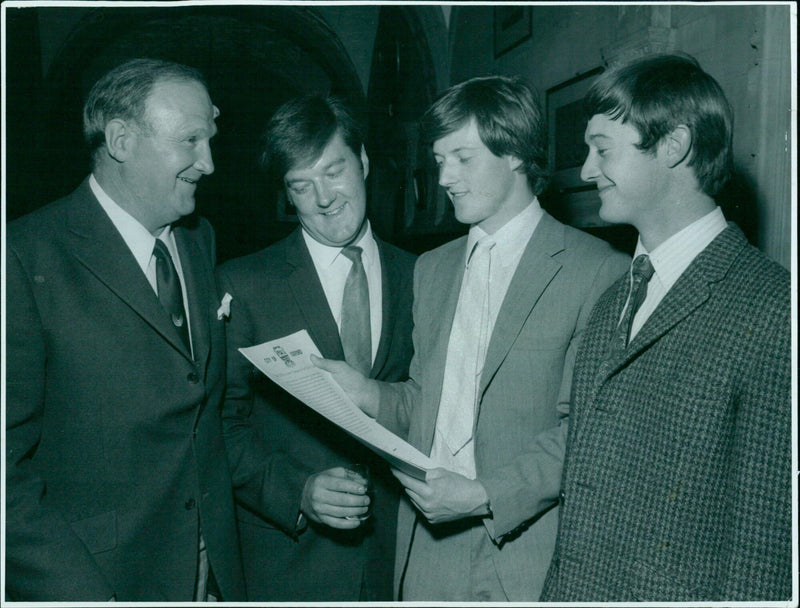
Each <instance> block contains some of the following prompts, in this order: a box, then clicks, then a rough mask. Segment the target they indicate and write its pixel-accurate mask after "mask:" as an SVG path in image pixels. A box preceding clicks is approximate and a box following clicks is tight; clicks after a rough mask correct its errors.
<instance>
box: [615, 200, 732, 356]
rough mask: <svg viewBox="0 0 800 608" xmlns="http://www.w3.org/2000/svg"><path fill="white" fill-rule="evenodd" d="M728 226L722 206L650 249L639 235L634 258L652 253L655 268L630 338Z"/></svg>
mask: <svg viewBox="0 0 800 608" xmlns="http://www.w3.org/2000/svg"><path fill="white" fill-rule="evenodd" d="M727 227H728V223H727V221H726V220H725V216H724V215H723V214H722V209H720V208H719V207H716V208H714V210H713V211H711V212H709V213H707V214H706V215H704V216H703V217H701V218H700V219H699V220H696V221H695V222H693V223H691V224H689V225H688V226H687V227H686V228H684V229H683V230H681V231H680V232H678V233H676V234H674V235H672V236H671V237H669V238H668V239H667V240H666V241H664V242H663V243H661V244H660V245H659V246H658V247H656V248H655V249H653V251H652V252H650V253H648V251H647V250H646V249H645V248H644V245H642V241H641V239H639V241H638V242H637V244H636V252H635V253H634V255H633V259H634V260H635V259H636V257H637V256H639V255H641V254H647V255H649V256H650V262H651V263H652V264H653V270H654V271H655V272H654V273H653V276H652V278H651V279H650V281H649V282H648V284H647V297H646V298H645V299H644V301H643V302H642V305H641V306H640V307H639V310H638V311H637V312H636V314H635V315H634V317H633V322H632V323H631V335H630V341H632V340H633V338H634V336H636V334H637V333H638V332H639V330H640V329H641V328H642V326H643V325H644V324H645V322H646V321H647V319H649V318H650V315H652V314H653V311H654V310H655V309H656V307H657V306H658V305H659V304H660V303H661V300H663V299H664V296H665V295H667V292H668V291H669V290H670V289H671V288H672V286H673V285H674V284H675V283H676V281H677V280H678V279H679V278H680V276H681V275H682V274H683V273H684V271H685V270H686V269H687V268H688V267H689V264H691V263H692V261H693V260H694V259H695V258H696V257H697V256H698V255H699V254H700V252H702V251H703V250H704V249H705V248H706V247H708V246H709V245H710V244H711V241H713V240H714V239H715V238H717V235H719V233H720V232H722V231H723V230H725V228H727ZM626 306H627V304H626ZM623 310H624V309H623Z"/></svg>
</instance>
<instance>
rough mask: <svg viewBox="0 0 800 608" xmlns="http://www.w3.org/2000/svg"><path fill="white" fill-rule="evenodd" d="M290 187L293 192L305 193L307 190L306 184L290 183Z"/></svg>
mask: <svg viewBox="0 0 800 608" xmlns="http://www.w3.org/2000/svg"><path fill="white" fill-rule="evenodd" d="M290 188H291V190H292V192H294V193H295V194H305V193H306V192H308V184H300V185H292V186H290Z"/></svg>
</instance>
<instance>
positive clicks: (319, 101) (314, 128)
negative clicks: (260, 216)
mask: <svg viewBox="0 0 800 608" xmlns="http://www.w3.org/2000/svg"><path fill="white" fill-rule="evenodd" d="M337 131H339V132H341V133H342V137H343V139H344V141H345V143H346V144H347V147H348V148H350V149H351V150H352V151H353V154H355V155H356V156H357V157H359V158H360V157H361V148H362V146H363V143H364V127H363V123H362V121H361V120H360V117H359V116H358V115H357V114H356V111H355V110H354V109H353V108H352V107H351V106H349V105H348V104H347V103H346V102H345V101H344V100H343V99H342V98H340V97H337V96H333V95H332V96H328V97H323V96H321V95H304V96H301V97H296V98H294V99H291V100H289V101H287V102H286V103H284V104H283V105H282V106H281V107H279V108H278V109H277V110H276V111H275V113H274V114H273V115H272V117H271V118H270V119H269V122H268V123H267V126H266V128H265V129H264V133H263V134H262V136H261V150H262V152H261V157H260V162H261V168H262V169H263V170H264V171H265V172H266V173H267V174H268V175H269V176H270V177H271V178H272V179H276V180H280V179H282V178H283V176H284V175H286V173H287V172H288V171H289V170H291V169H292V168H293V167H296V166H298V165H300V166H302V165H305V164H308V163H311V162H313V161H314V160H315V159H317V158H318V157H319V156H320V155H321V154H322V151H323V150H324V149H325V146H326V145H327V144H328V142H329V141H330V140H331V138H332V137H333V136H334V135H335V134H336V132H337Z"/></svg>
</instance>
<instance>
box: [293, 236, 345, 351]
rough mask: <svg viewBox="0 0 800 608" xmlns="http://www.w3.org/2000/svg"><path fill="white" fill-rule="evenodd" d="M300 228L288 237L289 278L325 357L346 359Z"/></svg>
mask: <svg viewBox="0 0 800 608" xmlns="http://www.w3.org/2000/svg"><path fill="white" fill-rule="evenodd" d="M301 230H302V229H301V228H298V229H297V230H295V231H294V232H293V233H292V234H291V235H290V236H289V238H288V239H287V243H286V264H287V267H288V269H289V274H288V276H287V278H286V282H287V284H288V286H289V289H290V290H291V292H292V296H293V297H294V300H295V303H296V304H297V308H298V309H299V310H300V313H301V314H302V315H303V318H304V319H305V325H306V328H307V329H308V334H309V335H310V336H311V339H312V340H313V341H314V343H315V344H316V345H317V348H319V351H320V353H321V354H322V356H323V357H325V358H326V359H338V360H344V351H343V350H342V342H341V340H340V339H339V328H338V327H337V326H336V320H335V319H334V318H333V315H332V314H331V309H330V307H329V306H328V300H327V298H326V297H325V291H324V290H323V289H322V283H320V280H319V276H318V275H317V271H316V269H315V268H314V262H313V260H312V259H311V254H310V253H309V252H308V247H306V244H305V242H304V241H303V235H302V234H301V232H300V231H301Z"/></svg>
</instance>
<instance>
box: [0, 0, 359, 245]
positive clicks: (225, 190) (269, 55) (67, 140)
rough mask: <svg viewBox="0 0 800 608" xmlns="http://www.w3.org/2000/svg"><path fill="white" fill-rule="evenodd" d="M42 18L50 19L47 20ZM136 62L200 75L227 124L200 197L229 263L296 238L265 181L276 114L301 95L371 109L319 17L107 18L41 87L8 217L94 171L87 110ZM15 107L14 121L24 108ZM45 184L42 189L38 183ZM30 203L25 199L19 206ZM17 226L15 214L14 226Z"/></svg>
mask: <svg viewBox="0 0 800 608" xmlns="http://www.w3.org/2000/svg"><path fill="white" fill-rule="evenodd" d="M40 18H41V17H40ZM136 56H150V57H159V58H163V59H168V60H172V61H178V62H181V63H186V64H189V65H193V66H195V67H197V68H199V69H201V70H202V71H203V73H204V74H205V75H206V77H207V79H208V82H209V89H210V92H211V96H212V99H213V101H214V103H215V104H216V105H217V106H219V108H220V109H221V111H222V114H221V116H220V118H219V120H218V123H217V124H218V126H219V135H218V136H217V138H216V139H215V143H214V160H215V164H216V171H215V173H214V174H213V175H212V176H210V177H209V178H207V179H206V180H205V183H204V184H203V186H202V187H201V188H200V189H198V194H197V203H198V209H199V210H200V212H201V213H202V214H203V215H205V216H206V217H208V218H209V219H210V220H211V221H212V223H213V224H214V226H215V228H216V229H217V237H218V254H219V258H220V260H225V259H228V258H230V257H235V256H238V255H242V254H245V253H249V252H251V251H255V250H257V249H260V248H262V247H264V246H266V245H267V244H269V243H271V242H273V241H274V240H276V239H278V238H280V237H281V236H283V235H285V234H286V233H288V232H289V231H290V230H291V229H292V228H293V226H294V224H292V223H291V222H287V221H281V218H279V217H278V215H277V213H276V201H275V196H274V193H273V192H271V191H270V189H269V188H268V186H267V184H266V183H265V181H264V179H263V177H262V176H261V175H260V173H259V172H258V171H257V169H256V165H255V162H256V158H257V155H258V138H259V135H260V131H261V128H262V127H263V125H264V123H265V122H266V121H267V119H268V118H269V116H271V114H272V112H273V111H274V110H275V108H277V106H278V105H280V104H281V103H283V102H284V101H286V100H287V99H289V98H290V97H292V96H294V95H297V94H300V93H304V92H311V91H314V92H320V93H328V92H331V93H338V94H340V95H343V96H344V97H346V98H348V99H349V100H350V101H352V102H353V103H356V104H363V103H364V99H363V93H362V85H361V82H360V80H359V78H358V76H357V74H356V70H355V68H354V66H353V64H352V62H351V60H350V58H349V56H348V54H347V52H346V51H345V49H344V47H343V46H342V44H341V42H340V41H339V39H338V37H337V36H336V34H335V33H334V32H333V31H332V30H331V29H330V28H329V27H328V25H327V24H326V23H325V22H324V21H323V19H322V18H321V17H320V16H319V14H318V13H317V12H316V11H314V10H313V9H311V8H300V7H292V6H186V7H159V6H156V7H120V8H117V7H105V8H97V9H92V10H91V11H88V12H87V13H86V15H85V16H84V17H83V18H82V19H81V20H80V21H79V23H78V24H77V25H76V26H75V27H73V28H72V30H71V32H70V34H69V36H68V37H67V39H66V41H65V42H64V44H63V45H62V47H61V48H60V49H59V51H58V53H57V54H56V55H55V57H54V59H53V62H52V64H51V66H50V69H49V70H48V72H47V74H46V75H45V76H44V79H43V82H42V86H41V90H40V95H39V96H38V101H37V102H36V112H35V115H36V116H37V118H38V120H36V121H31V122H33V123H34V124H31V129H30V135H29V136H30V144H31V145H32V146H34V147H35V149H36V153H35V154H33V155H26V156H27V157H30V158H29V160H28V161H27V162H28V164H29V165H30V166H28V167H22V169H21V171H20V175H19V176H18V178H17V181H14V179H13V178H12V179H11V180H10V183H9V189H8V192H9V197H8V203H9V208H12V211H16V210H20V209H21V211H30V210H32V209H33V208H35V207H37V206H40V205H41V204H44V203H46V202H48V201H50V200H53V199H55V198H57V197H59V196H62V195H64V194H65V193H67V192H69V191H70V190H71V189H72V188H74V187H75V186H76V185H77V183H79V182H80V180H82V179H83V177H85V175H86V174H87V172H88V170H89V165H88V156H87V154H85V152H84V148H83V142H82V135H81V124H80V120H81V119H80V116H81V107H82V104H83V99H84V96H85V94H86V92H88V89H89V88H90V87H91V85H92V84H93V82H94V81H95V80H96V79H97V77H99V75H100V74H102V73H103V72H105V71H106V70H107V69H109V68H110V67H112V66H114V65H116V64H118V63H120V62H122V61H124V60H126V59H128V58H131V57H136ZM26 103H31V100H25V99H22V98H20V97H14V96H12V95H9V98H8V102H7V109H8V111H9V112H10V113H11V114H12V115H13V113H14V112H15V110H16V109H18V108H19V107H20V105H21V104H26ZM42 166H46V167H47V170H46V177H45V178H44V179H39V180H38V181H36V183H31V182H33V181H35V180H33V179H32V176H35V175H37V174H42V173H43V172H42V171H41V169H37V167H42ZM15 193H24V197H23V196H22V195H21V194H15ZM15 215H19V213H18V212H12V213H10V214H9V216H10V217H12V216H15Z"/></svg>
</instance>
